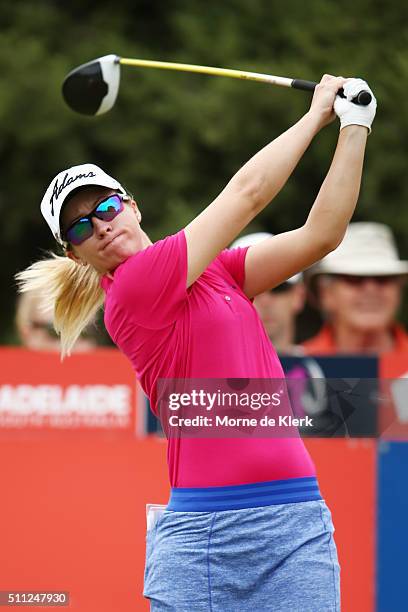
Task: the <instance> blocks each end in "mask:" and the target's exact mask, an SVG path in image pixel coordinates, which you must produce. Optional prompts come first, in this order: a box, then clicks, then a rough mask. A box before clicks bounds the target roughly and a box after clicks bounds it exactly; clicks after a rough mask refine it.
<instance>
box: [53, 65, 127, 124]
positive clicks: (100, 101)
mask: <svg viewBox="0 0 408 612" xmlns="http://www.w3.org/2000/svg"><path fill="white" fill-rule="evenodd" d="M119 81H120V64H119V57H118V56H117V55H113V54H112V55H104V56H103V57H99V58H98V59H96V60H93V61H92V62H88V63H86V64H82V65H81V66H78V68H75V69H74V70H71V72H70V73H69V74H68V75H67V76H66V77H65V80H64V83H63V85H62V95H63V97H64V100H65V102H66V103H67V104H68V106H69V107H70V108H72V110H74V111H76V112H77V113H81V114H83V115H102V114H103V113H107V112H108V111H109V110H110V109H111V108H112V106H113V105H114V104H115V101H116V98H117V95H118V91H119Z"/></svg>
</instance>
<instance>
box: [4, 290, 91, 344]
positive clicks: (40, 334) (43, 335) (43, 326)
mask: <svg viewBox="0 0 408 612" xmlns="http://www.w3.org/2000/svg"><path fill="white" fill-rule="evenodd" d="M15 320H16V327H17V332H18V335H19V338H20V341H21V344H22V345H23V346H25V347H27V348H29V349H31V350H36V351H58V352H59V351H60V350H61V346H60V340H59V337H58V335H57V333H56V332H55V329H54V325H53V319H52V313H51V312H44V311H43V310H42V308H41V300H40V298H39V297H38V296H36V295H35V294H34V293H31V292H30V293H23V294H21V295H19V296H18V299H17V310H16V319H15ZM96 346H97V343H96V340H95V339H94V338H92V337H91V335H88V334H86V335H85V334H84V335H83V336H81V337H80V338H79V339H78V341H77V342H76V344H75V347H74V351H73V352H76V351H78V352H80V351H81V352H82V351H90V350H92V349H93V348H95V347H96Z"/></svg>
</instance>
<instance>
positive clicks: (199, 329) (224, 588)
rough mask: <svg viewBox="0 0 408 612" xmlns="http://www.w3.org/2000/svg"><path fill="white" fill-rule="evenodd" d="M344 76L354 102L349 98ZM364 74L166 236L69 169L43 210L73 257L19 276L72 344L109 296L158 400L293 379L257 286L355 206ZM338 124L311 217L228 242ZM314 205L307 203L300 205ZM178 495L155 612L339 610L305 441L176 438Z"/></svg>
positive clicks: (113, 318)
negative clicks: (263, 236)
mask: <svg viewBox="0 0 408 612" xmlns="http://www.w3.org/2000/svg"><path fill="white" fill-rule="evenodd" d="M341 87H344V92H345V95H346V98H341V97H339V96H336V94H337V92H338V90H339V89H340V88H341ZM362 89H368V87H367V84H366V83H365V82H363V81H361V80H359V79H344V78H342V77H334V76H330V75H325V76H324V77H323V78H322V80H321V82H320V84H319V85H318V86H317V87H316V90H315V93H314V96H313V100H312V103H311V107H310V109H309V111H308V112H307V113H306V114H305V115H304V116H303V117H302V118H301V119H300V120H299V121H298V122H297V123H296V124H295V125H293V126H292V127H291V128H290V129H289V130H287V131H286V132H284V133H283V134H282V135H281V136H279V137H278V138H276V140H274V141H273V142H271V143H270V144H269V145H267V146H266V147H265V148H263V149H262V150H261V151H259V152H258V153H257V154H256V155H255V156H254V157H253V158H252V159H250V160H249V161H248V162H247V163H246V164H245V165H244V166H243V167H242V168H241V169H240V170H239V171H238V172H237V173H236V175H235V176H234V177H233V178H232V179H231V181H230V182H229V183H228V184H227V186H226V187H225V189H224V190H223V191H222V192H221V193H220V195H219V196H218V197H217V198H216V199H215V200H214V201H213V202H212V203H211V204H210V205H209V206H208V207H207V208H205V210H204V211H203V212H202V213H201V214H200V215H198V216H197V217H196V218H195V219H194V220H193V221H192V222H191V223H189V225H187V227H185V228H184V229H182V230H180V231H179V232H178V233H176V234H174V235H171V236H168V237H166V238H164V239H163V240H160V241H158V242H156V243H154V244H152V242H151V241H150V240H149V238H148V236H147V235H146V234H145V233H144V232H143V230H142V229H141V226H140V221H141V213H140V211H139V209H138V207H137V204H136V202H135V201H134V200H133V199H132V198H131V197H130V196H128V195H127V194H126V191H125V190H124V189H123V187H122V186H121V185H120V184H119V183H118V182H117V181H116V180H114V179H112V178H111V177H109V176H108V175H106V174H105V173H104V172H103V171H102V170H101V169H100V168H98V167H97V166H94V165H92V164H85V165H82V166H76V167H74V168H70V169H68V170H66V171H63V172H61V173H60V174H58V175H57V176H56V177H55V178H54V179H53V181H52V182H51V184H50V186H49V187H48V189H47V192H46V194H45V196H44V198H43V201H42V204H41V210H42V213H43V215H44V217H45V219H46V221H47V223H48V225H49V226H50V228H51V230H52V232H53V234H54V236H55V238H56V239H57V240H58V241H60V242H61V243H62V244H63V245H64V248H65V251H66V253H65V255H66V256H64V257H57V256H55V257H54V258H53V259H50V260H46V261H42V262H37V263H35V264H33V265H32V266H31V267H30V268H29V269H27V270H26V271H25V272H22V273H20V275H19V277H18V279H19V282H20V284H21V288H22V290H30V289H35V290H39V289H40V290H41V291H42V292H43V295H44V296H45V297H46V298H47V300H48V302H53V304H54V306H55V326H56V329H57V331H58V332H59V333H60V334H61V342H62V351H63V353H64V354H65V353H69V350H70V348H71V347H72V345H73V343H74V342H75V339H76V338H77V337H78V335H79V334H80V332H81V329H82V328H83V327H84V326H85V325H86V324H87V323H88V321H89V320H90V319H91V318H92V316H93V315H94V314H95V311H96V310H97V309H98V308H99V307H100V306H101V304H102V303H103V302H104V304H105V324H106V327H107V329H108V331H109V333H110V335H111V337H112V338H113V340H114V342H115V343H116V345H117V346H118V347H119V348H120V350H121V351H122V352H123V353H125V355H127V356H128V358H129V359H130V361H131V363H132V365H133V367H134V369H135V371H136V374H137V377H138V378H139V380H140V382H141V385H142V387H143V389H144V390H145V391H146V393H147V394H148V396H149V398H150V401H151V405H152V408H153V410H156V407H157V406H156V405H157V389H156V382H157V381H158V379H187V378H207V379H210V378H217V379H220V378H247V377H250V378H263V379H271V378H283V377H284V374H283V371H282V368H281V365H280V363H279V360H278V357H277V355H276V352H275V350H274V348H273V347H272V346H271V344H270V342H269V340H268V338H267V335H266V333H265V330H264V328H263V326H262V324H261V322H260V319H259V317H258V315H257V313H256V311H255V309H254V307H253V305H252V302H251V298H253V297H254V296H255V295H257V294H259V293H262V292H263V291H266V290H268V289H271V288H272V287H274V286H276V285H279V284H280V283H282V282H283V281H285V280H286V279H288V278H289V277H291V276H293V275H294V274H296V273H297V272H300V271H301V270H304V269H305V268H307V267H308V266H310V265H312V264H313V263H315V262H316V261H318V260H319V259H321V257H323V256H324V255H326V253H328V252H329V251H331V250H333V249H335V248H336V247H337V246H338V244H339V243H340V242H341V240H342V238H343V235H344V233H345V230H346V227H347V224H348V223H349V221H350V218H351V216H352V214H353V211H354V208H355V205H356V202H357V198H358V193H359V188H360V180H361V174H362V167H363V157H364V150H365V146H366V139H367V134H368V133H369V131H370V129H371V123H372V121H373V119H374V115H375V110H376V102H375V98H374V96H373V99H372V102H371V103H370V104H369V106H366V107H361V106H357V105H355V104H353V103H352V102H351V98H352V97H353V96H354V95H355V94H356V93H358V92H359V91H360V90H362ZM335 114H337V115H338V116H339V118H340V135H339V139H338V144H337V148H336V151H335V154H334V157H333V160H332V163H331V166H330V169H329V171H328V173H327V176H326V178H325V180H324V182H323V184H322V187H321V189H320V191H319V194H318V196H317V198H316V200H315V202H314V204H313V206H312V208H311V210H310V213H309V215H308V218H307V220H306V222H305V224H304V225H303V226H302V227H300V228H298V229H295V230H293V231H290V232H287V233H284V234H281V235H278V236H275V237H273V238H271V239H269V240H266V241H265V242H262V243H260V244H258V245H256V246H253V247H250V248H243V249H232V250H227V249H225V247H226V246H227V245H228V244H230V243H231V241H232V240H234V238H235V237H236V236H237V235H238V234H239V233H240V232H241V230H243V229H244V228H245V227H246V226H247V225H248V223H249V222H250V221H251V220H252V219H254V217H255V216H256V215H257V214H258V213H259V212H261V211H262V209H263V208H264V207H265V206H266V205H267V204H268V203H269V202H270V201H271V200H273V199H274V197H275V196H276V194H277V193H278V192H279V191H280V190H281V189H282V187H283V185H284V184H285V182H286V180H287V179H288V177H289V176H290V175H291V173H292V171H293V169H294V168H295V166H296V164H297V163H298V161H299V160H300V158H301V157H302V155H303V153H304V152H305V150H306V149H307V147H308V146H309V144H310V142H311V140H312V139H313V137H314V136H315V135H316V134H317V132H319V130H320V129H321V128H323V127H324V126H326V125H327V124H329V123H330V122H331V121H332V120H333V119H334V118H335ZM302 205H303V203H302ZM168 463H169V472H170V482H171V487H172V490H171V498H170V502H169V505H168V506H167V509H166V511H164V512H163V513H162V514H161V516H160V517H159V518H158V520H157V522H156V523H155V525H154V527H153V528H152V529H150V530H149V532H148V538H147V556H146V571H145V590H144V594H145V596H146V597H148V598H149V599H150V603H151V610H153V611H159V610H174V611H176V612H191V611H194V612H201V611H202V612H204V611H212V612H226V611H228V612H241V611H242V612H247V611H249V610H271V611H273V612H279V611H283V610H285V612H286V611H288V610H289V611H290V612H297V611H299V612H300V611H302V612H305V611H307V612H323V611H324V612H329V611H338V610H339V609H340V596H339V565H338V561H337V554H336V548H335V544H334V541H333V531H334V529H333V525H332V521H331V515H330V512H329V510H328V508H327V506H326V504H325V502H324V500H323V499H322V497H321V495H320V492H319V487H318V483H317V480H316V475H315V468H314V465H313V463H312V461H311V459H310V457H309V455H308V453H307V451H306V449H305V447H304V445H303V442H302V440H301V438H300V437H291V438H274V439H272V438H269V439H268V438H264V439H256V440H255V439H251V438H250V437H245V438H241V439H239V438H230V439H225V438H223V439H219V438H218V439H217V438H193V437H190V438H183V437H172V438H170V439H169V442H168Z"/></svg>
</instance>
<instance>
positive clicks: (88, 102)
mask: <svg viewBox="0 0 408 612" xmlns="http://www.w3.org/2000/svg"><path fill="white" fill-rule="evenodd" d="M121 65H122V66H134V67H135V66H136V67H141V68H160V69H164V70H177V71H181V72H198V73H201V74H210V75H214V76H224V77H232V78H235V79H246V80H249V81H260V82H261V83H269V84H271V85H279V86H281V87H293V88H294V89H302V90H304V91H313V90H314V88H315V87H316V85H317V83H315V82H314V81H304V80H302V79H291V78H288V77H279V76H273V75H270V74H260V73H257V72H247V71H244V70H231V69H228V68H213V67H211V66H196V65H194V64H178V63H172V62H157V61H153V60H143V59H130V58H124V57H119V56H117V55H114V54H111V55H105V56H103V57H100V58H98V59H96V60H93V61H91V62H88V63H86V64H82V65H81V66H78V68H75V69H74V70H72V71H71V72H70V73H69V74H68V75H67V76H66V78H65V80H64V83H63V86H62V94H63V97H64V99H65V102H66V103H67V104H68V106H69V107H70V108H72V110H74V111H76V112H78V113H81V114H84V115H102V114H103V113H106V112H108V111H109V110H110V109H111V108H112V107H113V105H114V104H115V101H116V98H117V95H118V91H119V82H120V66H121ZM339 95H343V96H344V94H343V90H342V89H341V90H340V91H339ZM353 102H354V103H355V104H361V105H363V106H366V105H368V104H370V102H371V94H370V93H369V92H368V91H361V92H360V93H359V94H358V95H357V96H356V97H355V98H354V99H353Z"/></svg>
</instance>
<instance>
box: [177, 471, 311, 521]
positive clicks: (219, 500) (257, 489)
mask: <svg viewBox="0 0 408 612" xmlns="http://www.w3.org/2000/svg"><path fill="white" fill-rule="evenodd" d="M319 499H322V496H321V495H320V491H319V485H318V483H317V480H316V478H315V477H314V476H309V477H306V478H288V479H286V480H270V481H267V482H255V483H251V484H243V485H234V486H228V487H203V488H191V489H190V488H173V489H171V495H170V501H169V503H168V506H167V510H173V511H174V512H216V511H218V510H239V509H241V508H256V507H257V506H271V505H275V504H293V503H296V502H305V501H315V500H319Z"/></svg>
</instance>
